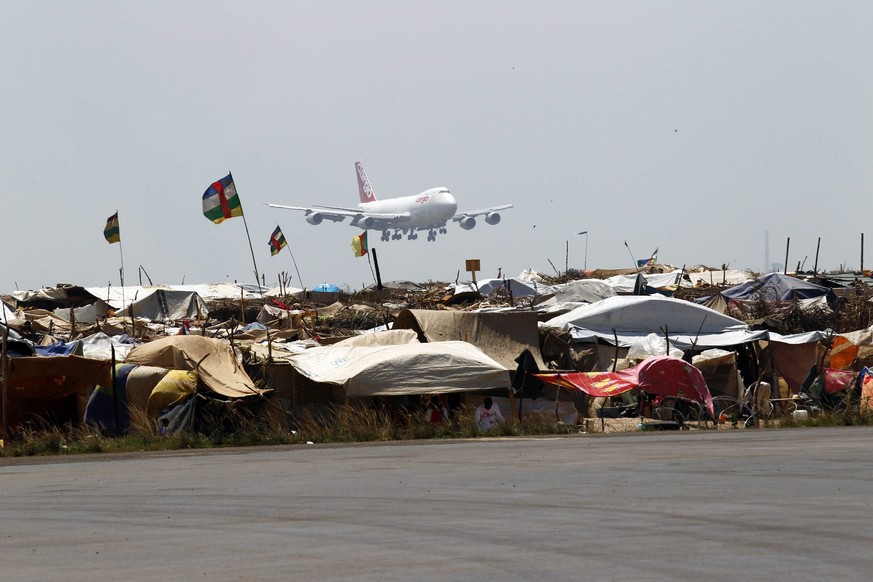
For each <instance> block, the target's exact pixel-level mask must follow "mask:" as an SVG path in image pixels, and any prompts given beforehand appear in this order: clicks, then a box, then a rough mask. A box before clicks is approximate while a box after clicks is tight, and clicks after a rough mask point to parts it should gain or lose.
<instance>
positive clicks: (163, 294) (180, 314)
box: [116, 289, 209, 321]
mask: <svg viewBox="0 0 873 582" xmlns="http://www.w3.org/2000/svg"><path fill="white" fill-rule="evenodd" d="M116 315H117V316H118V317H131V316H133V317H139V318H143V319H150V320H152V321H179V320H182V319H193V320H202V319H206V318H208V317H209V308H208V307H206V302H205V301H204V300H203V298H202V297H200V295H198V294H197V293H196V292H194V291H181V290H179V291H177V290H172V289H155V290H154V292H152V293H149V294H148V295H146V296H145V297H142V296H141V297H140V298H139V299H137V300H136V301H135V302H134V303H131V304H129V305H128V306H127V307H125V308H124V309H122V310H121V311H119V312H118V313H117V314H116Z"/></svg>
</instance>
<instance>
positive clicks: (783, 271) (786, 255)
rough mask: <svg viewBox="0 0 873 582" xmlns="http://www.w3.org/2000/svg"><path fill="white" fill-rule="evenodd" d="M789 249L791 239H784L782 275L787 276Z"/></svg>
mask: <svg viewBox="0 0 873 582" xmlns="http://www.w3.org/2000/svg"><path fill="white" fill-rule="evenodd" d="M790 247H791V237H790V236H789V237H788V238H787V239H785V263H784V264H783V265H782V274H783V275H787V274H788V249H789V248H790Z"/></svg>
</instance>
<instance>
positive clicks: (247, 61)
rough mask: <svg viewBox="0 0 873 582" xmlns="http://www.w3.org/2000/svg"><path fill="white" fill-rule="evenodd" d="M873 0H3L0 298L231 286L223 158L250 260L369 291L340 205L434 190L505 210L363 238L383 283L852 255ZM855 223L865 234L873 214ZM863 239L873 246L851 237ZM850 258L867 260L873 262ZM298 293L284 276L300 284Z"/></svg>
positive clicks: (870, 105) (234, 276)
mask: <svg viewBox="0 0 873 582" xmlns="http://www.w3.org/2000/svg"><path fill="white" fill-rule="evenodd" d="M871 30H873V3H871V2H869V0H861V1H857V2H846V1H844V2H796V1H788V2H768V1H760V0H755V1H750V2H743V1H734V0H732V1H730V2H727V1H725V2H700V1H694V2H684V1H663V2H654V1H653V2H643V1H639V2H617V1H608V2H607V1H600V2H588V1H580V0H575V1H571V2H509V1H504V0H493V1H470V0H465V1H462V2H418V1H416V2H381V1H377V0H374V1H369V2H314V1H313V2H293V1H277V2H257V1H255V2H251V1H249V2H217V1H213V0H210V1H204V2H190V1H189V2H176V1H173V2H156V1H148V2H145V1H141V2H121V1H107V2H74V1H54V2H52V1H43V2H30V1H17V0H6V1H4V2H2V3H0V55H2V57H0V79H2V90H0V103H2V119H3V130H2V133H0V176H2V185H3V186H2V187H3V201H4V218H5V220H4V221H3V229H2V235H0V236H2V242H3V247H4V255H5V259H4V261H3V263H2V265H3V266H2V271H0V292H9V291H12V290H14V289H15V288H16V285H17V286H18V288H20V289H35V288H39V287H41V286H53V285H55V284H56V283H59V282H69V283H77V284H81V285H106V284H108V283H109V282H112V284H113V285H117V284H118V278H119V277H118V269H119V263H120V257H119V245H117V244H115V245H109V244H108V243H106V241H105V240H104V239H103V226H104V224H105V222H106V219H107V217H109V216H110V215H111V214H112V213H113V212H115V211H116V210H118V212H119V221H120V226H121V237H122V244H123V252H124V264H125V269H126V281H125V282H126V283H128V284H137V283H138V282H139V281H138V275H137V271H138V267H139V266H140V265H141V266H142V267H144V268H145V270H146V271H147V272H148V274H149V275H150V276H151V278H152V280H153V281H154V282H155V283H181V282H182V281H183V280H184V282H186V283H210V282H224V281H233V280H239V281H241V282H242V281H245V282H251V281H252V280H253V279H254V275H253V274H252V270H253V268H252V260H251V254H250V252H249V247H248V243H247V241H246V234H245V228H244V225H243V221H242V219H240V218H235V219H231V220H228V221H226V222H224V223H223V224H221V225H213V224H212V223H211V222H210V221H208V220H207V219H206V218H204V216H203V215H202V213H201V198H202V195H203V192H204V190H205V189H206V188H207V187H208V186H209V184H210V183H211V182H213V181H214V180H217V179H218V178H221V177H223V176H224V175H225V174H226V173H227V171H228V170H231V171H232V172H233V175H234V178H235V181H236V185H237V189H238V191H239V194H240V198H241V200H242V204H243V207H244V209H245V213H246V219H247V223H248V226H249V230H250V232H251V237H252V243H253V245H254V249H255V256H256V259H257V264H258V268H259V269H260V271H261V272H262V273H264V274H265V277H266V280H267V283H268V284H271V285H272V284H275V281H276V278H277V273H278V272H279V271H289V272H291V273H292V274H293V273H294V268H293V265H292V261H291V256H290V255H289V254H288V252H287V250H285V251H282V253H280V254H279V255H277V256H275V257H271V256H270V253H269V248H268V245H267V241H268V239H269V236H270V233H271V232H272V231H273V229H274V228H275V227H276V224H277V222H278V224H279V225H280V226H281V227H282V230H283V231H284V233H285V236H286V238H287V240H288V243H289V246H290V248H291V249H292V250H293V253H294V257H295V258H296V261H297V264H298V266H299V268H300V272H301V275H302V278H303V283H304V284H306V285H307V286H309V287H312V286H314V285H316V284H318V283H321V282H324V281H330V282H333V283H336V284H340V285H343V284H345V285H348V286H349V287H351V288H360V287H361V286H362V285H364V284H370V283H372V282H373V278H372V275H371V273H370V269H369V267H368V265H367V261H366V259H363V258H361V259H358V258H355V257H354V255H353V252H352V250H351V246H350V245H351V239H352V237H353V236H354V235H356V234H358V233H359V232H360V231H359V230H356V229H354V228H351V227H349V226H348V225H347V224H327V223H324V224H322V225H320V226H311V225H309V224H307V223H306V222H305V221H304V219H303V215H302V214H301V213H297V212H292V211H285V210H276V209H271V208H268V207H267V206H265V205H264V203H266V202H275V203H280V204H292V205H309V204H313V203H320V204H327V205H341V206H349V205H355V204H357V201H358V196H357V185H356V181H355V172H354V162H355V161H357V160H360V161H362V162H363V164H364V167H365V168H366V170H367V173H368V174H369V177H370V181H371V183H372V185H373V187H374V189H375V191H376V193H377V195H378V196H379V197H392V196H401V195H411V194H416V193H418V192H420V191H422V190H425V189H427V188H430V187H434V186H446V187H448V188H449V189H450V190H451V191H452V192H453V193H454V195H455V197H456V198H457V200H458V204H459V209H461V210H463V209H477V208H482V207H486V206H491V205H496V204H501V203H506V202H508V203H512V204H514V205H515V208H514V209H512V210H509V211H507V212H505V213H504V215H503V218H504V220H503V221H502V222H501V223H500V224H499V225H497V226H488V225H485V224H482V223H481V221H480V224H479V225H478V226H477V227H476V229H474V230H472V231H463V230H461V229H460V228H458V226H457V225H456V224H452V225H451V226H450V227H449V229H450V230H449V234H447V235H443V236H441V237H439V238H438V240H437V242H436V243H428V242H427V241H426V240H425V238H426V237H425V236H421V237H420V238H419V239H418V240H417V241H406V240H403V241H400V242H390V243H382V242H380V241H379V233H378V232H377V231H371V233H370V241H371V246H373V247H375V248H376V250H377V253H378V257H379V263H380V266H381V269H382V276H383V279H384V280H386V281H387V280H394V279H410V280H414V281H427V280H442V281H453V280H454V279H455V278H456V276H457V272H458V270H459V269H460V270H461V271H462V272H461V278H462V279H466V278H468V276H467V275H466V274H465V273H464V272H463V268H464V259H468V258H478V259H480V260H481V265H482V273H480V274H479V278H484V277H493V276H495V275H496V274H497V270H498V267H502V268H503V271H504V273H507V274H510V275H515V274H517V273H519V272H520V271H522V270H523V269H525V268H533V269H536V270H539V271H543V272H547V273H554V271H553V270H552V266H551V265H550V264H549V260H551V261H552V263H553V264H554V265H555V267H557V268H558V269H559V270H563V268H564V263H565V248H566V247H565V245H566V244H567V241H569V244H570V252H569V263H570V266H571V267H575V268H581V267H582V266H583V263H584V261H585V257H584V254H585V246H586V237H585V236H577V235H576V234H575V233H576V232H577V231H580V230H587V231H588V232H589V234H588V240H587V264H588V267H589V268H595V267H603V268H617V267H627V266H630V265H631V258H630V256H629V253H628V248H627V247H625V245H624V241H627V243H628V245H629V247H630V249H632V250H633V253H634V255H635V256H636V258H643V257H644V256H646V255H648V254H649V253H651V252H652V250H654V249H655V248H656V247H658V248H659V260H660V261H661V262H669V263H673V264H675V265H677V266H681V265H683V264H687V265H693V264H701V263H702V264H708V265H721V264H722V263H729V264H730V267H732V268H751V269H755V270H761V269H763V268H764V266H765V265H764V257H765V244H764V240H765V232H769V241H770V260H771V262H779V263H781V262H783V260H784V254H785V240H786V238H787V237H791V253H790V258H789V261H788V263H789V265H790V266H791V267H794V266H795V265H796V263H797V262H798V261H802V260H804V257H808V258H807V259H806V265H805V267H806V268H811V267H812V263H813V261H814V257H815V246H816V239H817V237H819V236H820V237H821V238H822V246H821V254H820V259H819V267H820V268H825V269H836V268H838V267H839V266H840V265H845V266H847V267H854V268H858V267H859V266H860V237H861V233H863V232H864V231H865V229H867V226H868V223H867V220H866V218H867V216H868V206H867V204H868V203H869V200H870V195H871V193H873V163H871V162H873V157H871V155H873V50H871V48H873V44H871V36H870V31H871ZM869 230H870V232H868V234H869V235H873V229H869ZM871 250H873V247H871ZM867 255H868V258H867V260H866V262H865V265H864V266H865V267H870V266H873V252H869V251H868V253H867ZM294 284H298V282H297V280H296V274H294Z"/></svg>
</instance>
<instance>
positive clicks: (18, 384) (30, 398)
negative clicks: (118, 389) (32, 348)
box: [0, 356, 112, 429]
mask: <svg viewBox="0 0 873 582" xmlns="http://www.w3.org/2000/svg"><path fill="white" fill-rule="evenodd" d="M111 383H112V378H111V372H110V362H109V361H106V360H94V359H90V358H83V357H80V356H47V357H40V356H37V357H28V358H9V391H8V394H7V398H8V405H9V411H8V413H7V421H8V423H9V426H10V428H13V429H14V428H15V427H17V426H20V425H21V424H22V423H23V422H25V421H27V420H30V421H34V422H37V423H38V422H40V421H52V422H57V423H64V422H68V421H69V422H77V421H81V419H82V414H83V413H84V406H85V403H87V396H88V392H89V391H90V390H91V389H92V388H93V387H94V386H96V385H98V384H99V385H102V386H108V385H110V384H111ZM0 409H2V403H0Z"/></svg>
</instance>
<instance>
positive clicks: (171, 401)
mask: <svg viewBox="0 0 873 582" xmlns="http://www.w3.org/2000/svg"><path fill="white" fill-rule="evenodd" d="M195 390H197V374H196V373H194V372H191V371H188V370H170V371H169V372H167V373H166V375H165V376H164V377H163V378H161V381H160V382H158V385H157V386H155V389H154V390H152V394H151V396H149V401H148V405H147V406H146V410H147V411H148V414H149V416H152V417H157V416H158V413H159V412H160V411H161V410H163V409H165V408H171V407H172V406H173V405H175V404H178V403H179V402H182V401H183V400H185V399H186V398H187V397H188V396H190V395H191V394H194V391H195Z"/></svg>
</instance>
